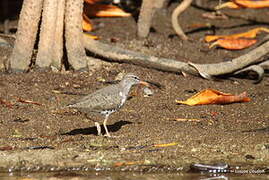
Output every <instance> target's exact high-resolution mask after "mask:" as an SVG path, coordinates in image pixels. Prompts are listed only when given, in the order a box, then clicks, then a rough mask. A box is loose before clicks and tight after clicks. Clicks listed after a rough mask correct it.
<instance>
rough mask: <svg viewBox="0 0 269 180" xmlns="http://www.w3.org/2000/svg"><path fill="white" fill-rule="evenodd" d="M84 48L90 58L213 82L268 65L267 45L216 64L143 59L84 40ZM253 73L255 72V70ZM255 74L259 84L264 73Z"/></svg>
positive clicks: (133, 54) (127, 52)
mask: <svg viewBox="0 0 269 180" xmlns="http://www.w3.org/2000/svg"><path fill="white" fill-rule="evenodd" d="M84 45H85V48H86V49H87V50H89V51H90V52H92V53H93V54H95V55H97V56H100V57H103V58H106V59H108V60H110V61H116V62H124V63H131V64H135V65H139V66H143V67H148V68H154V69H158V70H162V71H168V72H176V73H178V72H184V73H187V74H191V75H196V76H197V75H200V76H202V77H204V78H206V79H213V77H216V76H223V75H227V74H233V73H236V72H237V73H240V72H239V70H242V69H244V68H248V67H249V66H251V65H254V64H256V66H259V67H261V68H263V69H264V68H266V67H268V61H269V60H268V59H265V56H266V55H267V54H268V51H267V50H268V49H269V41H268V42H266V43H264V44H263V45H261V46H259V47H258V48H256V49H254V50H252V51H250V52H249V53H247V54H244V55H242V56H240V57H238V58H235V59H233V60H231V61H228V62H220V63H216V64H194V63H185V62H181V61H177V60H174V59H167V58H158V57H155V56H149V55H144V54H141V53H139V52H134V51H130V50H125V49H122V48H120V47H114V46H112V45H108V44H104V43H102V42H98V41H95V40H92V39H89V38H87V37H86V36H85V37H84ZM255 69H257V67H256V68H255ZM247 70H249V69H247ZM258 72H259V73H258V74H260V75H259V79H258V80H261V79H262V77H263V72H262V71H261V70H258Z"/></svg>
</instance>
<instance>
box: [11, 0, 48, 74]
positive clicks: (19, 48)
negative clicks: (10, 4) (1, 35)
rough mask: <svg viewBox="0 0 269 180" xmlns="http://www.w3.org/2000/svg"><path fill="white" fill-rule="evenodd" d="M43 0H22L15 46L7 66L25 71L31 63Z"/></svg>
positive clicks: (16, 70)
mask: <svg viewBox="0 0 269 180" xmlns="http://www.w3.org/2000/svg"><path fill="white" fill-rule="evenodd" d="M42 2H43V0H24V2H23V6H22V10H21V13H20V20H19V24H18V31H17V34H16V41H15V46H14V49H13V52H12V55H11V57H10V59H9V68H10V70H11V71H14V72H25V71H27V70H28V68H29V64H30V63H31V57H32V51H33V48H34V44H35V40H36V33H37V29H38V23H39V20H40V16H41V10H42V4H43V3H42Z"/></svg>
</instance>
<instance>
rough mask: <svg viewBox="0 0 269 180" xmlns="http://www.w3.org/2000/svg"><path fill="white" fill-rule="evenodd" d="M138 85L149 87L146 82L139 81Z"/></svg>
mask: <svg viewBox="0 0 269 180" xmlns="http://www.w3.org/2000/svg"><path fill="white" fill-rule="evenodd" d="M139 84H142V85H144V86H147V87H150V84H149V83H147V82H146V81H139Z"/></svg>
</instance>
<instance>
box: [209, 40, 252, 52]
mask: <svg viewBox="0 0 269 180" xmlns="http://www.w3.org/2000/svg"><path fill="white" fill-rule="evenodd" d="M256 42H257V40H256V39H218V40H217V41H216V42H214V43H212V44H211V45H210V46H209V48H212V47H214V46H220V47H222V48H225V49H230V50H241V49H245V48H248V47H250V46H252V45H253V44H255V43H256Z"/></svg>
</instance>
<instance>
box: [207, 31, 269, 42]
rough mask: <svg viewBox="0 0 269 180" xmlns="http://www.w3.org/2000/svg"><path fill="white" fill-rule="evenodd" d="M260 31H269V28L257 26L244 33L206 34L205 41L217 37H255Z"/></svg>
mask: <svg viewBox="0 0 269 180" xmlns="http://www.w3.org/2000/svg"><path fill="white" fill-rule="evenodd" d="M260 32H267V33H269V29H268V28H264V27H259V28H255V29H252V30H249V31H247V32H244V33H236V34H230V35H208V36H205V41H206V42H212V41H215V40H218V39H238V38H255V37H256V36H257V34H258V33H260Z"/></svg>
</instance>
